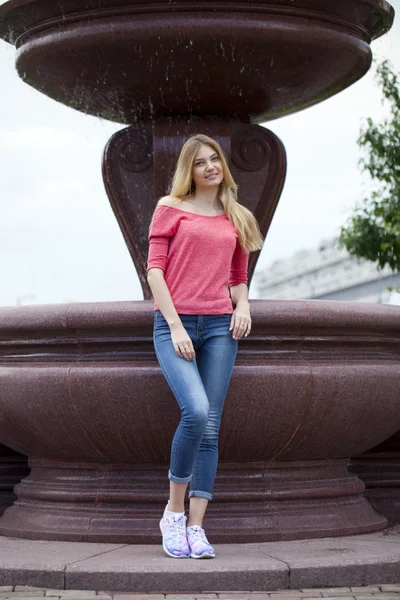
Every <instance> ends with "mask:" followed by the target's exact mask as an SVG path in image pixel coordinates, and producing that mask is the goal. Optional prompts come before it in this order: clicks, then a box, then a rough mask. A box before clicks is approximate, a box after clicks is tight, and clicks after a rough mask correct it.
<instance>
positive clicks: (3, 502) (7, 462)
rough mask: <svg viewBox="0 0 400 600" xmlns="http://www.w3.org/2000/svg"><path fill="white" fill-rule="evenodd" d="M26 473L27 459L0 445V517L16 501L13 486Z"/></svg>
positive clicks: (27, 470)
mask: <svg viewBox="0 0 400 600" xmlns="http://www.w3.org/2000/svg"><path fill="white" fill-rule="evenodd" d="M28 473H29V469H28V460H27V457H26V456H23V455H22V454H19V453H18V452H15V450H11V448H7V446H3V445H2V444H0V516H1V515H2V514H3V513H4V511H5V510H6V508H8V507H9V506H11V505H12V503H13V502H14V500H15V499H16V496H15V494H14V486H16V485H17V483H19V482H20V481H21V479H22V478H23V477H25V476H26V475H28Z"/></svg>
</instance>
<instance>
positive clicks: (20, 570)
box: [0, 536, 121, 600]
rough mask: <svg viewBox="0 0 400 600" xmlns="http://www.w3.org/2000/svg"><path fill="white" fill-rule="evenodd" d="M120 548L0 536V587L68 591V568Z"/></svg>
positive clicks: (119, 545) (107, 545)
mask: <svg viewBox="0 0 400 600" xmlns="http://www.w3.org/2000/svg"><path fill="white" fill-rule="evenodd" d="M120 547H121V544H87V543H84V542H82V543H81V542H76V543H75V542H48V541H41V540H22V539H19V538H18V539H17V538H7V537H1V536H0V585H7V586H9V585H11V586H15V585H29V586H37V587H46V588H50V587H51V588H61V589H65V568H66V565H67V564H69V563H72V562H75V561H77V560H82V559H85V558H90V557H93V556H97V555H98V554H102V553H104V552H110V551H112V550H115V549H118V548H120ZM83 589H84V588H83ZM26 596H29V592H27V593H26ZM20 600H21V599H20ZM31 600H32V598H31Z"/></svg>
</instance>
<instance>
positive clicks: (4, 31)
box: [0, 0, 395, 44]
mask: <svg viewBox="0 0 400 600" xmlns="http://www.w3.org/2000/svg"><path fill="white" fill-rule="evenodd" d="M353 1H354V0H353ZM41 2H43V0H7V2H5V3H4V4H3V5H1V6H0V38H2V39H3V40H5V41H6V42H8V43H10V44H16V43H17V41H18V38H19V37H20V36H21V35H22V34H24V33H25V32H26V31H27V30H29V29H30V28H31V27H32V28H33V30H35V29H36V26H39V28H40V27H41V26H42V25H43V24H44V23H48V26H51V25H52V24H53V25H54V26H57V25H58V24H59V18H62V20H63V23H66V22H68V19H69V18H73V19H75V20H78V21H80V20H83V19H88V18H90V17H92V18H93V17H94V18H101V17H111V16H118V14H123V12H125V13H126V12H127V11H130V13H131V14H133V15H136V14H143V13H147V14H155V13H156V12H164V13H165V14H168V13H171V14H173V15H176V14H180V13H182V12H187V11H193V12H198V11H199V8H198V7H196V6H195V4H194V2H193V1H190V0H176V1H175V3H174V6H172V7H171V6H170V5H169V4H168V5H161V4H160V3H158V2H157V1H155V2H154V4H152V3H151V2H150V8H149V3H146V4H145V3H140V4H138V5H136V6H132V4H131V3H128V0H123V5H122V6H121V2H120V0H119V4H118V5H116V0H106V6H103V7H102V8H101V9H98V8H96V9H93V7H92V6H91V3H90V1H89V0H84V1H82V0H79V3H78V1H77V0H72V1H71V0H70V5H71V7H72V8H71V9H70V10H72V11H74V9H75V6H74V2H75V4H76V10H75V12H72V13H69V14H67V16H65V15H64V14H63V12H62V10H61V9H60V10H59V14H58V15H57V13H55V14H54V15H53V16H51V17H47V18H46V17H45V18H44V19H43V18H42V19H40V18H39V19H38V18H37V17H36V18H35V17H34V16H33V17H32V14H30V15H24V16H23V17H22V11H23V10H24V9H26V10H29V8H30V7H31V6H32V5H34V4H39V3H41ZM124 2H126V4H127V5H126V6H125V5H124ZM225 2H227V0H209V1H205V2H203V3H202V7H201V10H202V12H204V11H208V10H209V12H210V14H211V13H214V14H215V11H216V9H217V11H218V9H219V10H220V12H223V11H225V10H227V8H228V7H225V6H224V5H225ZM313 2H314V0H309V1H308V2H307V3H306V4H307V5H309V4H311V7H310V6H305V7H304V6H303V7H299V8H297V7H296V9H294V8H293V6H292V3H291V2H290V0H283V4H282V2H280V3H279V4H278V3H277V2H274V1H272V2H271V1H270V0H259V1H258V2H255V3H254V4H256V5H258V6H257V10H264V12H268V11H269V12H271V13H272V14H275V15H281V16H287V17H292V16H298V17H301V16H302V17H305V18H306V17H307V16H310V17H311V16H312V15H313V16H314V17H315V18H316V17H317V15H318V14H320V16H323V15H324V12H323V11H322V10H321V8H320V7H319V6H318V3H317V2H316V1H315V7H313V6H312V5H313ZM362 3H363V4H364V5H365V6H366V8H368V7H369V8H370V10H371V15H373V16H375V17H376V19H375V20H374V22H373V23H372V24H370V27H369V30H367V29H365V27H364V26H360V25H358V27H359V28H364V30H365V31H366V32H367V33H368V35H369V36H370V39H371V40H374V39H377V38H379V37H380V36H382V35H384V34H385V33H386V32H387V31H389V29H390V28H391V26H392V24H393V21H394V16H395V10H394V8H393V6H392V5H391V4H389V2H387V0H362ZM114 4H115V5H114ZM235 4H237V11H238V12H239V11H241V12H249V11H251V10H252V7H251V6H249V5H245V4H244V3H243V2H240V0H239V1H237V2H234V3H232V2H229V12H232V11H233V12H236V6H235ZM331 4H332V6H333V7H335V4H336V2H331ZM208 5H209V6H208ZM124 9H125V10H124ZM31 12H32V11H31ZM336 13H338V10H337V9H336ZM338 19H339V20H342V22H344V21H345V19H344V18H343V17H342V16H341V15H340V14H339V16H338V14H335V11H334V10H333V12H332V11H331V12H330V13H329V18H327V16H326V14H325V20H328V21H329V22H332V23H334V22H335V21H336V22H337V21H338ZM9 20H10V21H11V20H13V21H14V28H11V27H10V25H9V23H8V21H9ZM33 32H34V31H33Z"/></svg>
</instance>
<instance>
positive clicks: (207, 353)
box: [153, 310, 238, 500]
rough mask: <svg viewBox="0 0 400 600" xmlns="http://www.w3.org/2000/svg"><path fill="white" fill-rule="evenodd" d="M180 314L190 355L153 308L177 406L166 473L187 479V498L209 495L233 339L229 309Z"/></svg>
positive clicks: (234, 348)
mask: <svg viewBox="0 0 400 600" xmlns="http://www.w3.org/2000/svg"><path fill="white" fill-rule="evenodd" d="M179 318H180V319H181V321H182V324H183V326H184V328H185V329H186V331H187V333H188V335H189V337H190V339H191V340H192V343H193V348H194V351H195V353H196V356H195V358H194V359H193V360H191V361H189V360H186V359H185V358H181V357H180V356H178V355H177V354H176V352H175V348H174V345H173V343H172V340H171V332H170V328H169V325H168V323H167V321H166V320H165V318H164V316H163V314H162V312H161V311H160V310H155V311H154V329H153V341H154V348H155V352H156V355H157V359H158V362H159V364H160V367H161V369H162V371H163V373H164V376H165V379H166V380H167V383H168V385H169V387H170V388H171V391H172V393H173V394H174V396H175V398H176V400H177V402H178V405H179V408H180V411H181V420H180V423H179V425H178V428H177V430H176V432H175V435H174V438H173V440H172V447H171V461H170V468H169V472H168V478H169V479H170V480H171V481H174V482H175V483H186V482H189V481H190V488H189V498H190V497H192V496H197V497H199V498H207V499H208V500H212V489H213V485H214V480H215V475H216V473H217V465H218V434H219V427H220V422H221V415H222V409H223V406H224V401H225V396H226V394H227V391H228V386H229V382H230V379H231V375H232V370H233V365H234V363H235V359H236V353H237V348H238V340H234V339H233V337H232V331H229V325H230V322H231V318H232V314H231V313H224V314H218V315H185V314H179Z"/></svg>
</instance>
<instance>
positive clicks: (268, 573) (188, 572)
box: [65, 544, 289, 597]
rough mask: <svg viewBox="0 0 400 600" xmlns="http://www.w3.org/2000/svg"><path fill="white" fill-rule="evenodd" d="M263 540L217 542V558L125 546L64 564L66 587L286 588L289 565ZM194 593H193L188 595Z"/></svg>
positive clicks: (164, 589) (167, 589) (164, 590)
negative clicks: (274, 555) (172, 554)
mask: <svg viewBox="0 0 400 600" xmlns="http://www.w3.org/2000/svg"><path fill="white" fill-rule="evenodd" d="M265 546H266V544H241V545H236V544H219V545H216V546H215V550H216V552H217V553H218V558H214V559H208V560H193V559H190V558H188V559H171V558H169V557H168V556H167V555H166V554H165V553H164V551H163V549H162V547H161V545H160V546H154V545H153V546H125V547H123V548H120V549H119V550H114V551H113V552H109V553H107V555H104V556H103V557H102V556H101V555H100V556H97V557H95V558H89V559H86V560H80V561H79V562H77V563H75V564H70V565H68V566H67V568H66V571H65V582H66V587H67V588H69V589H71V588H75V589H85V587H90V588H91V589H93V588H94V589H96V588H97V589H99V588H101V589H103V590H106V589H120V590H123V591H129V590H135V591H138V592H161V593H171V592H190V593H192V592H195V593H196V592H202V591H203V590H210V589H218V588H219V589H224V590H233V591H237V590H240V589H241V588H242V589H253V590H265V589H271V590H274V589H279V588H281V589H282V588H285V587H289V569H288V567H287V565H286V564H285V563H284V562H282V561H281V560H276V559H275V558H271V557H270V556H268V553H267V552H266V549H265ZM192 597H193V596H192Z"/></svg>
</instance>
